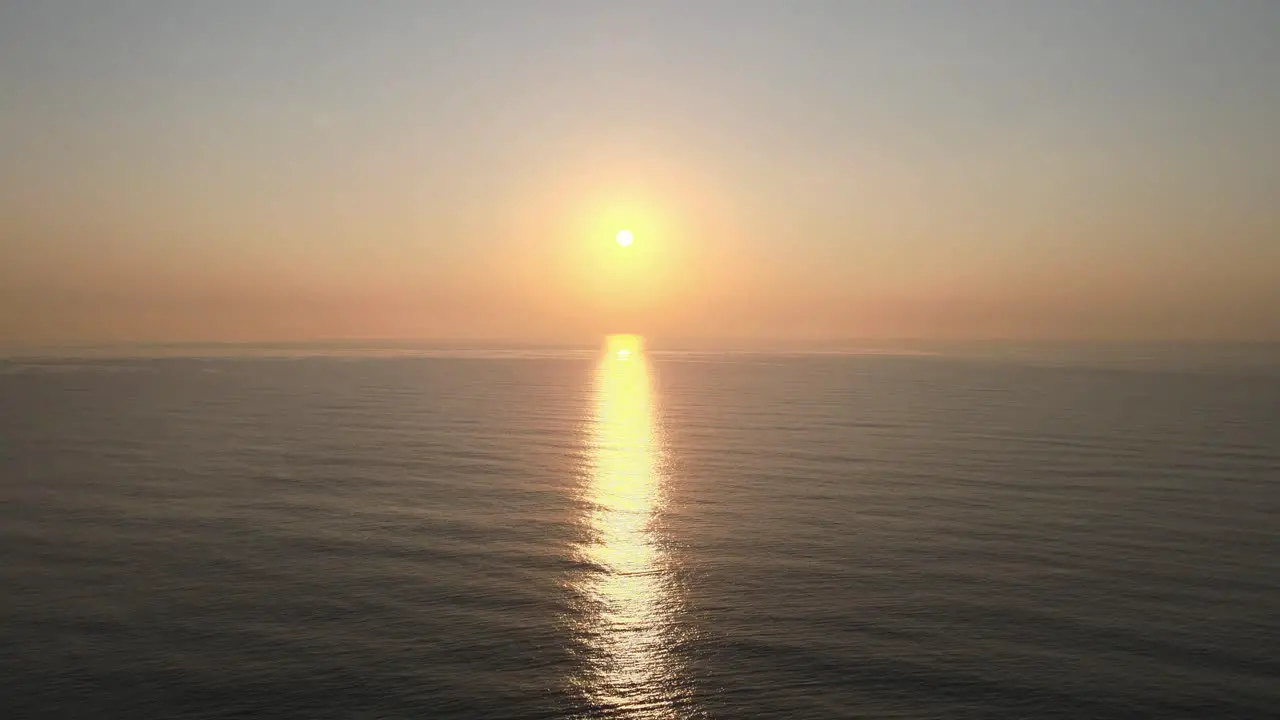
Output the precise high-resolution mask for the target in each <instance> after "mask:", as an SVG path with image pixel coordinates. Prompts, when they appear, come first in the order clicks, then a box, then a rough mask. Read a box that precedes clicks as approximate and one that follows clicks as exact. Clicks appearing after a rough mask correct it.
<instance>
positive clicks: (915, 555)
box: [0, 338, 1280, 719]
mask: <svg viewBox="0 0 1280 720" xmlns="http://www.w3.org/2000/svg"><path fill="white" fill-rule="evenodd" d="M1158 360H1159V358H1155V359H1153V358H1151V357H1145V358H1144V357H1139V358H1137V359H1136V360H1135V359H1133V358H1130V359H1129V360H1128V361H1125V362H1118V361H1115V359H1114V358H1107V357H1097V356H1093V355H1089V354H1087V353H1086V354H1084V355H1078V354H1077V355H1069V354H1068V355H1064V356H1060V357H1057V356H1055V357H1048V356H1045V357H1040V356H1037V357H1026V356H1022V355H1017V354H1012V355H1005V356H1001V357H983V358H980V357H929V356H856V355H812V356H783V355H767V354H750V355H717V354H678V353H655V352H646V351H645V349H644V348H643V347H642V346H641V344H640V343H639V341H637V340H635V339H629V338H615V339H613V340H611V342H610V344H609V345H608V346H607V347H606V348H604V349H603V350H602V351H601V352H599V353H594V352H592V353H586V354H582V355H566V356H556V357H551V356H543V357H535V356H524V357H518V358H517V357H501V356H489V357H440V356H434V357H362V356H351V357H340V356H328V357H321V356H314V357H280V358H266V357H257V358H218V357H206V358H181V357H170V358H138V359H124V358H113V359H94V360H53V359H43V360H42V359H33V358H28V359H10V360H8V361H2V362H0V557H2V560H3V561H2V562H0V709H2V711H3V716H4V717H6V718H26V717H66V718H130V719H133V718H230V717H261V718H285V717H287V718H399V717H406V718H408V717H414V718H595V717H599V718H701V717H707V718H844V717H884V718H926V717H941V718H987V717H990V718H1054V717H1060V718H1084V717H1096V718H1137V717H1152V718H1169V717H1267V716H1270V717H1274V716H1275V715H1274V713H1276V712H1277V708H1280V654H1278V653H1277V642H1280V365H1277V364H1269V363H1265V362H1263V363H1245V364H1240V363H1226V364H1222V363H1216V362H1215V361H1213V358H1209V359H1208V360H1206V359H1204V358H1200V359H1198V360H1195V361H1194V362H1172V363H1170V362H1163V361H1158Z"/></svg>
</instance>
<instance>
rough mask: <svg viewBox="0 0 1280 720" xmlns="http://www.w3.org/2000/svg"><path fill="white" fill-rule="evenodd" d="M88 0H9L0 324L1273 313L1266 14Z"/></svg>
mask: <svg viewBox="0 0 1280 720" xmlns="http://www.w3.org/2000/svg"><path fill="white" fill-rule="evenodd" d="M107 5H108V4H105V3H104V4H96V3H88V2H84V3H75V2H69V3H62V4H57V5H56V6H52V5H44V4H38V3H27V4H17V5H15V6H7V7H6V8H4V9H0V48H3V50H0V87H3V88H5V91H4V96H5V97H6V107H7V108H8V109H10V110H11V111H7V112H6V113H5V114H4V115H3V117H0V156H3V157H4V158H5V159H6V160H5V162H4V163H3V164H2V165H0V188H3V193H0V344H14V343H16V344H23V343H33V344H39V343H67V342H70V343H83V342H118V341H199V340H234V341H258V340H302V339H317V338H421V339H496V340H501V339H511V340H521V341H548V342H563V341H578V340H585V339H590V338H594V337H597V336H598V335H600V334H604V333H610V332H639V333H644V334H646V335H651V336H655V337H666V338H698V339H708V340H725V341H738V340H779V341H791V342H810V341H831V340H840V339H858V338H924V339H964V338H1015V339H1034V338H1053V339H1063V338H1067V339H1070V338H1081V339H1090V338H1098V339H1165V338H1169V339H1269V340H1280V318H1278V315H1280V313H1278V312H1277V310H1276V308H1280V214H1278V213H1277V211H1276V206H1275V202H1274V197H1275V192H1274V191H1275V190H1276V188H1280V177H1278V176H1277V175H1276V168H1277V167H1280V145H1278V144H1277V143H1275V142H1274V137H1273V132H1274V128H1275V127H1280V89H1277V88H1280V85H1277V84H1276V83H1274V82H1271V80H1274V77H1273V74H1274V73H1273V72H1268V70H1267V69H1268V68H1274V67H1275V63H1276V62H1277V61H1280V51H1277V50H1276V47H1275V44H1274V42H1273V40H1274V37H1273V36H1272V35H1271V34H1269V33H1267V32H1265V31H1264V30H1263V29H1262V28H1266V27H1271V28H1274V27H1276V26H1277V25H1276V24H1275V23H1276V21H1277V20H1278V19H1280V13H1278V12H1277V11H1276V10H1275V8H1273V7H1267V6H1265V5H1263V4H1256V3H1254V4H1250V3H1244V2H1223V3H1222V4H1220V5H1213V6H1212V7H1210V6H1209V4H1203V5H1202V4H1189V3H1185V4H1178V3H1173V4H1170V3H1160V2H1134V3H1132V4H1126V6H1125V7H1120V8H1117V7H1112V6H1111V5H1110V4H1089V3H1085V4H1082V5H1080V6H1079V7H1066V6H1065V5H1066V4H1064V5H1063V6H1061V7H1053V6H1050V5H1048V4H1045V5H1039V6H1036V7H1031V5H1030V4H1029V5H1027V6H1025V7H1023V6H1018V8H1019V9H1016V10H1014V11H1012V12H1010V11H1009V8H1008V7H1005V6H997V4H994V3H992V4H982V3H977V4H975V5H974V7H973V8H972V9H971V10H966V11H964V12H961V11H958V10H956V9H955V8H951V9H948V6H945V5H941V4H938V5H929V6H925V5H921V4H917V3H903V4H901V5H900V6H899V5H892V4H865V5H864V4H859V3H848V4H845V5H835V6H833V5H830V4H827V5H819V4H816V3H813V4H806V3H800V4H798V5H797V6H796V8H798V10H797V11H796V12H783V10H782V8H783V7H784V6H783V5H782V4H778V5H775V6H755V5H751V6H749V7H748V6H746V5H738V4H731V3H727V2H726V3H720V2H706V3H702V4H698V5H696V6H695V7H686V6H685V5H684V4H678V3H652V4H649V5H645V6H643V7H629V8H623V9H617V8H615V9H606V8H605V7H604V5H603V4H602V5H601V6H599V7H596V6H587V7H583V6H581V5H574V4H572V3H562V2H554V1H553V2H549V3H548V4H547V5H546V6H545V7H541V8H540V10H539V11H538V12H536V13H533V12H532V11H531V10H528V9H527V8H525V7H524V6H523V5H521V4H517V3H511V4H510V5H501V4H498V5H494V6H493V8H498V7H501V8H502V12H496V11H495V12H482V11H480V10H477V9H475V8H472V7H471V6H470V5H467V4H462V3H459V4H453V5H450V4H437V5H433V6H432V7H430V8H428V7H410V6H397V7H395V8H392V7H390V6H377V7H372V8H364V7H363V6H361V5H358V4H353V3H336V2H333V3H325V2H316V3H302V4H298V3H294V2H292V0H279V2H275V3H268V4H265V5H264V4H259V3H247V2H228V3H223V4H217V5H213V4H211V5H207V6H193V7H172V6H168V5H166V4H163V3H160V4H156V5H154V6H153V7H150V9H149V10H148V12H146V13H140V12H131V11H129V10H128V9H127V8H126V7H125V6H113V7H108V6H107ZM1175 6H1176V7H1175ZM1001 7H1003V10H1002V9H1001ZM800 10H804V11H803V12H800ZM531 13H532V14H531ZM1029 38H1034V39H1035V41H1034V42H1033V41H1031V40H1030V39H1029ZM622 227H628V228H630V229H632V230H633V231H634V232H635V236H636V243H635V244H634V245H633V246H632V247H630V248H626V249H623V248H619V247H618V246H617V245H616V244H615V243H614V242H613V236H614V234H615V233H616V231H617V230H618V229H619V228H622Z"/></svg>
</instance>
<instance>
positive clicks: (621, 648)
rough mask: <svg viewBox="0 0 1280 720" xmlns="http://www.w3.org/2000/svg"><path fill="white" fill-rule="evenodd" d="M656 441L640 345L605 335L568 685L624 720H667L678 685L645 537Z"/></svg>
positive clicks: (667, 580)
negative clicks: (576, 637)
mask: <svg viewBox="0 0 1280 720" xmlns="http://www.w3.org/2000/svg"><path fill="white" fill-rule="evenodd" d="M660 450H661V448H660V435H659V432H658V428H657V426H656V420H655V417H654V412H653V390H652V387H651V379H650V376H649V366H648V362H647V359H646V357H645V354H644V351H643V345H642V341H641V339H640V338H638V337H635V336H630V335H623V336H611V337H610V338H609V340H608V343H607V345H606V348H605V352H604V354H603V356H602V357H601V359H600V364H599V366H598V367H597V369H596V378H595V414H594V416H593V418H592V423H591V437H590V477H589V482H588V483H587V484H586V486H585V488H584V494H585V498H584V500H585V501H586V505H587V507H589V508H590V510H589V515H588V517H587V518H586V522H587V524H588V526H589V527H588V539H587V540H586V542H585V543H584V544H583V545H582V546H580V548H579V551H580V553H581V558H580V559H581V560H582V561H584V562H585V564H586V565H587V566H588V567H590V568H592V571H591V572H589V573H584V574H583V575H581V576H579V577H577V578H575V581H574V585H575V589H576V590H577V591H578V593H579V594H580V595H581V597H582V598H583V599H584V601H585V602H584V605H583V613H582V616H581V617H579V618H578V619H577V623H578V630H579V634H580V637H581V638H582V639H583V641H584V643H585V645H586V651H587V652H586V660H587V662H586V663H585V664H584V666H583V667H584V671H583V675H582V677H580V678H579V680H578V684H579V686H580V687H581V689H582V690H583V692H584V694H585V695H586V696H587V699H588V700H589V701H590V702H591V703H592V704H593V705H595V706H597V707H599V708H601V709H607V710H608V711H610V712H611V716H613V715H612V714H614V713H616V714H617V716H621V717H630V718H671V717H676V713H675V705H676V703H677V702H678V696H679V688H680V686H681V683H680V676H679V673H678V672H677V667H676V662H675V660H674V655H673V653H672V651H671V647H670V642H671V640H672V629H673V627H674V623H673V620H674V610H675V602H676V601H675V598H674V593H673V592H672V590H671V573H670V571H669V567H668V563H667V558H666V556H665V553H664V551H663V548H662V545H661V542H660V541H661V537H660V536H659V533H658V531H657V529H656V528H655V516H656V514H657V512H658V510H659V509H660V508H661V506H662V503H663V477H662V471H661V462H660V455H661V453H660Z"/></svg>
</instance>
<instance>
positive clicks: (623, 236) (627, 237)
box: [615, 230, 635, 247]
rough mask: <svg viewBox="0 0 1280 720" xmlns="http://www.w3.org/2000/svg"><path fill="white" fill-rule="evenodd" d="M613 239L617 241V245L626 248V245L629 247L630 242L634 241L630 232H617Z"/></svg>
mask: <svg viewBox="0 0 1280 720" xmlns="http://www.w3.org/2000/svg"><path fill="white" fill-rule="evenodd" d="M615 239H616V240H617V241H618V244H619V245H621V246H622V247H627V246H628V245H630V244H631V243H632V242H634V241H635V236H633V235H632V234H631V231H630V230H619V231H618V235H617V237H616V238H615Z"/></svg>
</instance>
